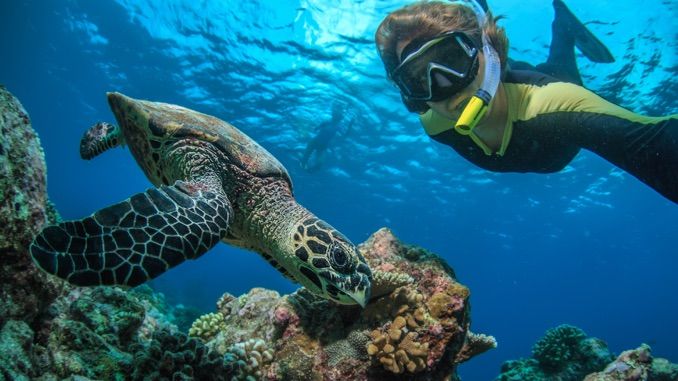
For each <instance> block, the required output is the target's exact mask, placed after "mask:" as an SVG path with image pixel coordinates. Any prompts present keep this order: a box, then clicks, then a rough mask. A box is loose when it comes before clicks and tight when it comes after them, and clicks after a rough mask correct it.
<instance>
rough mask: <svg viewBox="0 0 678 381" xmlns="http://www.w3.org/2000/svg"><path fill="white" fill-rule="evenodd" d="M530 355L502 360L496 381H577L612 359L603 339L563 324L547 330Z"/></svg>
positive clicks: (612, 356) (599, 368)
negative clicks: (530, 356)
mask: <svg viewBox="0 0 678 381" xmlns="http://www.w3.org/2000/svg"><path fill="white" fill-rule="evenodd" d="M532 356H533V357H532V358H529V359H521V360H513V361H507V362H505V363H504V364H503V365H502V368H501V372H502V374H501V375H500V376H499V377H498V378H497V380H498V381H518V380H535V381H538V380H561V381H570V380H571V381H578V380H582V379H583V378H584V377H585V376H586V375H587V374H589V373H591V372H596V371H598V370H601V369H603V368H604V367H605V365H607V363H609V362H610V361H612V360H614V355H613V354H612V353H611V352H610V351H609V350H608V348H607V344H605V342H603V341H602V340H600V339H597V338H588V337H587V335H586V333H585V332H584V331H582V330H581V329H579V328H577V327H574V326H571V325H566V324H564V325H560V326H558V327H555V328H551V329H549V330H547V331H546V334H545V335H544V337H542V338H541V339H539V341H537V343H536V344H535V345H534V347H533V348H532Z"/></svg>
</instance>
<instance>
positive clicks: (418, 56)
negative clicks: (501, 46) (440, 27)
mask: <svg viewBox="0 0 678 381" xmlns="http://www.w3.org/2000/svg"><path fill="white" fill-rule="evenodd" d="M407 50H408V47H406V48H405V49H404V50H403V51H407ZM476 56H477V50H476V49H475V48H474V47H473V45H472V44H471V42H470V41H469V40H468V39H467V38H465V36H463V35H461V34H459V33H452V34H448V35H444V36H442V37H439V38H437V39H433V40H431V41H429V42H427V43H425V44H424V45H422V46H421V48H419V49H418V50H416V51H414V52H413V53H411V54H409V55H407V57H405V59H404V60H403V62H402V63H401V64H400V65H399V66H398V67H397V68H396V69H395V70H394V71H393V75H392V79H393V80H394V81H395V83H396V84H397V85H398V87H399V88H400V91H401V92H402V93H403V94H404V95H405V96H407V97H409V98H413V99H417V100H431V98H433V97H434V95H433V89H434V87H436V85H435V83H434V82H432V79H431V77H430V76H431V75H432V72H433V71H435V72H439V73H441V74H442V75H444V77H445V79H447V81H449V82H450V83H449V84H448V85H449V86H445V87H454V88H455V89H456V90H460V89H461V88H463V87H465V86H466V85H467V84H468V83H469V82H470V81H469V77H470V76H473V77H475V73H471V68H472V67H473V64H474V62H475V60H476ZM471 80H472V79H471ZM462 84H464V86H462V87H459V86H460V85H462ZM448 90H449V89H448ZM445 92H446V93H448V92H449V91H445Z"/></svg>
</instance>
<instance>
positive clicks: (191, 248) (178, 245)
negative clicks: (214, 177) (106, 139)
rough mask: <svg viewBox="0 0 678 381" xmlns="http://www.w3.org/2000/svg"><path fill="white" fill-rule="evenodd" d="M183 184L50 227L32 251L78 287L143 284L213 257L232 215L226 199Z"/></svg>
mask: <svg viewBox="0 0 678 381" xmlns="http://www.w3.org/2000/svg"><path fill="white" fill-rule="evenodd" d="M210 189H211V188H210V187H208V186H206V185H204V184H202V183H195V182H193V183H186V182H182V181H177V182H176V183H175V184H174V185H172V186H161V187H160V188H157V189H155V188H153V189H149V190H147V191H146V192H144V193H139V194H137V195H134V196H132V197H131V198H129V199H127V200H125V201H123V202H120V203H118V204H115V205H112V206H109V207H107V208H104V209H101V210H99V211H98V212H96V213H94V214H93V215H91V216H89V217H86V218H84V219H81V220H76V221H66V222H62V223H59V224H57V225H50V226H47V227H45V228H44V229H43V230H42V231H41V232H40V234H38V235H37V236H36V237H35V239H34V240H33V243H31V246H30V252H31V256H32V257H33V260H34V261H35V263H36V264H37V265H38V266H39V267H40V268H41V269H43V270H44V271H46V272H48V273H50V274H53V275H56V276H58V277H59V278H62V279H65V280H66V281H68V282H69V283H72V284H75V285H78V286H95V285H114V284H117V285H127V286H136V285H139V284H141V283H144V282H146V281H148V280H150V279H153V278H155V277H157V276H158V275H160V274H162V273H164V272H165V271H167V270H169V269H170V268H172V267H174V266H176V265H178V264H180V263H182V262H183V261H185V260H187V259H195V258H197V257H199V256H201V255H202V254H204V253H206V252H207V251H208V250H209V249H211V248H212V247H213V246H215V245H216V244H217V242H219V240H220V239H221V238H222V237H224V236H225V235H226V231H227V229H228V225H229V223H230V220H231V216H232V215H233V211H232V209H231V205H230V203H229V201H228V199H227V198H226V197H225V196H224V195H223V194H218V193H216V192H213V191H211V190H210Z"/></svg>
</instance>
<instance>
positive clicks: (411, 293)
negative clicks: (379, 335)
mask: <svg viewBox="0 0 678 381" xmlns="http://www.w3.org/2000/svg"><path fill="white" fill-rule="evenodd" d="M423 301H424V296H423V295H422V294H420V293H419V292H417V290H416V289H415V288H414V287H413V286H404V287H400V288H398V289H396V290H395V291H393V292H392V293H391V294H389V295H388V296H385V297H383V298H380V299H379V300H377V301H375V302H373V303H371V304H370V306H369V307H368V308H367V309H366V310H365V312H364V314H365V316H366V317H368V318H369V319H372V320H377V321H380V320H387V319H392V318H394V317H396V316H401V315H405V313H407V312H408V311H411V312H414V311H415V310H416V309H417V308H418V307H419V306H420V305H421V304H422V303H423Z"/></svg>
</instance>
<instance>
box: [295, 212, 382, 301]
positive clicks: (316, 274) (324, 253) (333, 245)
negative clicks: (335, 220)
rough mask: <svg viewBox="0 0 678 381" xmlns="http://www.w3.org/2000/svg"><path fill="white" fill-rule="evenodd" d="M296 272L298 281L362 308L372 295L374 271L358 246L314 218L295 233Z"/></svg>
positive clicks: (319, 292)
mask: <svg viewBox="0 0 678 381" xmlns="http://www.w3.org/2000/svg"><path fill="white" fill-rule="evenodd" d="M293 247H294V261H293V262H294V267H295V269H294V270H296V271H294V273H295V274H297V276H296V277H295V278H296V279H297V280H298V281H299V283H301V284H302V285H303V286H304V287H306V288H308V289H309V290H310V291H312V292H313V293H315V294H317V295H320V296H323V297H325V298H327V299H331V300H334V301H335V302H337V303H340V304H359V305H361V306H363V307H365V305H366V304H367V302H368V300H369V298H370V287H371V280H372V272H371V271H370V268H369V266H368V265H367V262H365V258H363V256H362V255H361V254H360V252H359V251H358V249H357V248H356V246H355V245H354V244H353V243H351V241H349V240H348V238H346V237H345V236H344V235H343V234H341V233H340V232H339V231H337V230H336V229H334V228H333V227H331V226H330V225H329V224H327V223H326V222H325V221H323V220H320V219H318V218H315V217H312V218H307V219H305V220H304V221H302V222H301V223H299V224H298V225H297V230H296V231H295V232H294V235H293Z"/></svg>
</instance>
